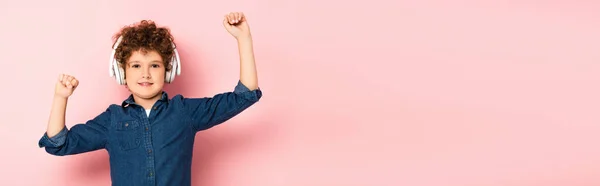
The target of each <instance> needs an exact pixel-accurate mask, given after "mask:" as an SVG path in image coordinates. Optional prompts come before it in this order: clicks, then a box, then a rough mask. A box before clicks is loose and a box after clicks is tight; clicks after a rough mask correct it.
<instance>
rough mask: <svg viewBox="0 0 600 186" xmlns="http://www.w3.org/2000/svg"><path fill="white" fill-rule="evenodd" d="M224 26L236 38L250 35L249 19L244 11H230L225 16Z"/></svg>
mask: <svg viewBox="0 0 600 186" xmlns="http://www.w3.org/2000/svg"><path fill="white" fill-rule="evenodd" d="M223 26H225V29H226V30H227V32H229V33H230V34H231V35H232V36H233V37H235V39H240V38H247V37H250V27H249V26H248V20H247V19H246V16H245V15H244V13H242V12H230V13H228V14H226V15H225V16H224V18H223Z"/></svg>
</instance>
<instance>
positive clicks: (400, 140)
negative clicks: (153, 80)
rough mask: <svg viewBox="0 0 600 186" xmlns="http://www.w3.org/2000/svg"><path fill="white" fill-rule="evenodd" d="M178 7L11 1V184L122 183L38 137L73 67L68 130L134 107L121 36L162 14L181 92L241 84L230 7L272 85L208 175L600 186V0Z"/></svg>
mask: <svg viewBox="0 0 600 186" xmlns="http://www.w3.org/2000/svg"><path fill="white" fill-rule="evenodd" d="M164 2H165V1H139V0H136V1H117V0H110V1H93V2H83V1H76V0H69V1H65V0H59V1H2V2H1V3H0V7H1V8H0V25H1V29H0V35H1V36H2V39H1V41H0V51H1V52H0V53H1V54H2V56H1V59H0V61H1V62H2V69H3V70H4V72H3V73H2V74H1V78H2V80H3V85H4V88H3V89H2V91H1V92H0V94H1V95H0V96H1V97H2V107H0V111H1V113H0V118H1V119H2V120H1V121H0V138H1V140H0V147H1V149H2V150H1V153H0V185H61V186H63V185H67V186H70V185H89V186H106V185H109V183H110V179H109V167H108V156H107V153H106V151H104V150H102V151H96V152H92V153H87V154H81V155H76V156H68V157H57V156H52V155H49V154H47V153H46V152H45V151H44V150H43V149H40V148H38V147H37V142H38V139H39V138H40V137H41V135H42V134H43V132H44V131H45V129H46V124H47V120H48V115H49V111H50V104H51V101H52V95H53V91H54V90H53V88H54V82H55V79H56V77H57V76H58V74H59V73H68V74H72V75H74V76H76V77H77V78H78V79H79V80H80V81H81V86H80V87H79V88H78V89H77V90H76V92H75V94H74V95H73V96H72V98H71V99H70V102H69V105H68V110H67V126H72V125H73V124H75V123H79V122H85V121H86V120H88V119H91V118H92V117H94V116H96V115H97V114H98V113H99V112H101V111H102V110H103V109H105V108H106V107H107V106H108V104H111V103H120V102H121V101H122V100H123V99H125V97H126V96H127V95H128V92H127V91H126V90H125V89H124V88H123V87H121V86H118V85H117V84H116V82H115V81H114V80H113V79H111V78H109V77H108V69H107V68H108V59H109V53H110V46H111V44H112V43H111V40H110V37H111V36H112V34H114V33H115V32H116V31H117V30H118V29H119V28H120V27H121V26H123V25H126V24H130V23H133V22H136V21H139V20H141V19H153V20H155V21H156V22H157V23H158V24H160V25H167V26H169V27H170V28H171V29H172V31H173V33H174V34H175V37H176V41H177V43H178V46H179V51H180V52H181V54H182V61H183V64H182V66H183V70H182V75H181V76H179V77H178V78H177V79H176V80H175V83H174V84H172V85H168V86H167V88H166V89H167V91H168V92H169V94H170V95H171V96H172V95H175V94H184V95H186V96H212V95H214V94H216V93H219V92H224V91H230V90H233V87H234V86H235V83H236V82H237V79H238V74H239V71H238V69H239V66H238V63H239V62H238V56H237V48H236V43H235V41H234V39H233V38H232V37H231V36H230V35H229V34H228V33H227V32H226V31H225V29H224V28H223V27H222V25H221V20H222V16H223V15H224V14H225V13H227V12H229V11H243V12H245V13H246V15H247V16H248V19H249V21H250V22H249V23H250V26H251V29H252V33H253V35H254V39H255V52H256V58H257V65H258V70H259V79H260V86H261V88H262V89H263V91H264V97H263V99H262V100H261V101H260V102H259V103H258V104H256V105H255V106H253V107H251V108H250V109H248V110H246V111H245V112H243V113H242V114H240V115H238V116H237V117H235V118H234V119H232V120H229V121H227V122H226V123H224V124H223V125H221V126H219V127H216V128H213V129H211V130H208V131H204V132H201V133H199V134H198V135H197V138H196V139H197V144H196V146H195V154H194V162H193V163H194V167H193V177H194V178H193V180H192V181H193V183H194V185H195V186H208V185H210V186H226V185H245V186H251V185H256V186H258V185H260V186H306V185H311V186H332V185H335V186H355V185H356V186H364V185H377V186H399V185H410V186H481V185H485V186H534V185H536V186H537V185H545V186H566V185H568V186H593V185H595V186H597V185H600V176H598V175H600V148H599V146H600V145H599V141H600V98H599V96H598V95H600V88H598V87H599V86H598V84H599V82H600V78H599V74H600V37H599V35H600V24H599V22H600V11H598V10H600V3H597V2H596V3H595V2H593V1H567V0H555V1H533V0H521V1H498V0H496V1H485V2H483V1H475V0H471V1H440V0H421V1H416V0H415V1H406V0H388V1H383V0H375V1H354V2H352V1H317V0H302V1H300V0H297V1H292V0H286V1H283V0H279V1H269V0H254V1H238V0H233V1H210V2H209V1H183V0H175V1H173V2H174V3H169V4H165V3H164ZM344 6H347V7H344ZM110 12H112V13H110Z"/></svg>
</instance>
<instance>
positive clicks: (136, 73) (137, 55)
mask: <svg viewBox="0 0 600 186" xmlns="http://www.w3.org/2000/svg"><path fill="white" fill-rule="evenodd" d="M165 70H166V69H165V66H164V62H163V59H162V57H161V56H160V54H159V53H158V52H156V51H154V50H151V51H147V52H142V51H141V50H138V51H134V52H132V53H131V57H130V58H129V59H128V60H127V63H126V66H125V81H126V82H127V87H128V88H129V91H131V93H132V94H133V98H134V99H135V102H145V101H156V100H158V99H159V98H160V96H161V93H162V89H163V86H164V82H165Z"/></svg>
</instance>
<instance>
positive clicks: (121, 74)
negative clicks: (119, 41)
mask: <svg viewBox="0 0 600 186" xmlns="http://www.w3.org/2000/svg"><path fill="white" fill-rule="evenodd" d="M112 67H113V71H114V73H115V80H117V83H118V84H119V85H125V71H123V69H122V68H121V67H120V66H119V63H118V62H117V60H116V59H115V60H113V63H112Z"/></svg>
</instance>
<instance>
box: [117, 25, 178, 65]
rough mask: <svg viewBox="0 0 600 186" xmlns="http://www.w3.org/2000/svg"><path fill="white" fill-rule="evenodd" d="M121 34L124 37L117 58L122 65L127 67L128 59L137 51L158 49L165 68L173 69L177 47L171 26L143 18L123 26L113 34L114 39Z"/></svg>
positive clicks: (145, 51) (144, 51)
mask: <svg viewBox="0 0 600 186" xmlns="http://www.w3.org/2000/svg"><path fill="white" fill-rule="evenodd" d="M121 36H123V38H122V39H121V42H120V44H119V46H118V47H117V49H116V51H115V59H116V60H117V61H118V62H119V65H120V66H121V67H123V68H125V66H126V62H127V59H129V57H131V55H132V53H133V52H135V51H140V52H142V53H147V52H149V51H156V52H158V53H159V54H160V56H161V57H162V59H163V64H164V66H165V70H166V71H169V70H171V68H172V67H171V64H170V61H171V59H172V58H173V55H174V49H175V48H174V47H173V46H172V42H173V41H174V38H173V36H172V35H171V33H170V30H169V28H167V27H157V26H156V24H155V23H154V21H151V20H142V21H140V22H139V23H137V24H134V25H130V26H125V27H123V28H122V29H121V31H120V32H118V33H117V34H115V35H114V36H113V41H116V40H117V39H118V38H119V37H121ZM113 46H114V44H113Z"/></svg>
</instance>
